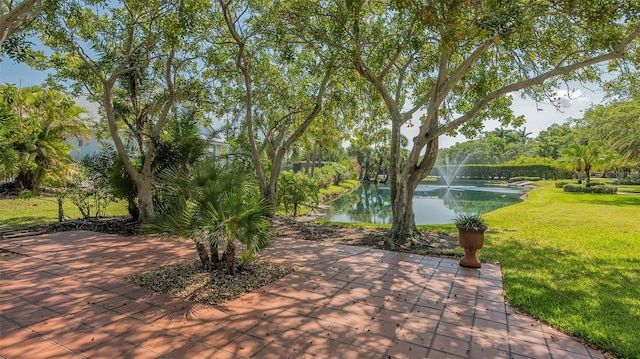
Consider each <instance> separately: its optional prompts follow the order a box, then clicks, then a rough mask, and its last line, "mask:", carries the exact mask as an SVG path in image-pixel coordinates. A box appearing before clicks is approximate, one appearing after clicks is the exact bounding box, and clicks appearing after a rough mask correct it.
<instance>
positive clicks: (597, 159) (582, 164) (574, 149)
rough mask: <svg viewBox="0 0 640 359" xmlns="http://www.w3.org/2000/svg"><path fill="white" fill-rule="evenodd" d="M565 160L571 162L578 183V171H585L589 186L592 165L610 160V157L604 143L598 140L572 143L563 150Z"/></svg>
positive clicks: (598, 164)
mask: <svg viewBox="0 0 640 359" xmlns="http://www.w3.org/2000/svg"><path fill="white" fill-rule="evenodd" d="M563 155H564V157H565V160H564V161H565V162H568V163H571V164H572V166H573V168H574V169H575V170H576V171H577V172H578V183H582V181H581V180H580V173H581V172H582V171H584V172H585V176H586V183H585V185H586V186H587V187H591V170H592V169H593V168H594V167H597V166H600V165H604V164H606V162H607V161H611V160H612V158H611V157H610V156H609V155H608V152H607V151H606V150H605V148H604V145H603V143H602V142H600V141H595V142H589V143H588V144H586V145H579V144H575V143H574V144H573V145H571V146H569V148H568V149H567V150H565V151H563Z"/></svg>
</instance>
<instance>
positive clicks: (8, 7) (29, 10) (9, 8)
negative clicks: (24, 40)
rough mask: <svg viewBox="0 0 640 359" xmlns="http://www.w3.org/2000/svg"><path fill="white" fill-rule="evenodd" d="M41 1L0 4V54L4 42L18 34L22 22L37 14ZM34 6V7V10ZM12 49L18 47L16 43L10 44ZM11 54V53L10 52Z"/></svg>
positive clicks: (4, 1)
mask: <svg viewBox="0 0 640 359" xmlns="http://www.w3.org/2000/svg"><path fill="white" fill-rule="evenodd" d="M40 2H41V0H23V1H16V2H14V1H11V0H2V1H1V2H0V52H2V51H3V50H6V49H5V48H4V44H5V40H7V38H10V37H11V36H12V35H16V34H18V33H19V32H20V30H21V27H22V26H23V24H24V22H25V21H27V20H30V19H33V18H34V17H35V16H36V15H37V13H38V8H39V6H36V4H38V5H39V4H40ZM34 6H35V7H36V8H35V9H34ZM9 47H12V48H14V49H15V48H16V47H18V44H17V43H13V44H11V46H9ZM10 53H11V52H10Z"/></svg>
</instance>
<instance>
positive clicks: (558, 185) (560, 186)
mask: <svg viewBox="0 0 640 359" xmlns="http://www.w3.org/2000/svg"><path fill="white" fill-rule="evenodd" d="M568 184H569V182H568V181H558V182H556V188H562V187H564V186H565V185H568Z"/></svg>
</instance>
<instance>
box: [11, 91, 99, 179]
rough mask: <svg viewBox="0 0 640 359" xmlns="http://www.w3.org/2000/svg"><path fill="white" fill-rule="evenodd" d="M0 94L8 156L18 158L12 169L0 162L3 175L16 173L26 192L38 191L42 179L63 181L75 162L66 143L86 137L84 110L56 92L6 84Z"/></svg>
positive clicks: (70, 147)
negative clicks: (8, 149)
mask: <svg viewBox="0 0 640 359" xmlns="http://www.w3.org/2000/svg"><path fill="white" fill-rule="evenodd" d="M0 91H1V93H2V99H1V100H0V101H1V102H2V106H1V107H2V114H1V117H2V122H3V123H4V124H7V123H11V124H10V125H9V127H8V128H10V130H8V131H7V133H6V134H3V135H4V136H7V137H8V147H10V148H11V151H10V152H9V153H10V154H11V156H13V157H14V159H15V158H17V160H16V161H14V162H13V164H12V166H7V162H6V161H3V162H4V163H5V165H3V166H2V167H3V172H5V173H6V174H15V176H16V184H17V185H18V186H19V187H22V188H25V189H36V190H37V189H39V187H40V184H41V183H42V181H43V180H44V179H50V180H55V179H63V178H64V177H65V176H66V174H67V173H68V172H69V168H70V167H71V166H72V164H73V162H75V159H74V158H73V156H72V155H71V151H72V150H73V145H71V144H70V143H68V142H67V140H68V139H69V138H70V137H75V138H77V139H78V141H79V142H81V140H82V138H86V137H87V136H88V134H89V127H88V126H87V125H86V123H85V122H84V121H83V120H82V119H81V118H80V114H82V113H83V112H84V110H83V109H82V108H80V107H78V106H75V103H74V102H73V100H71V99H70V98H69V97H67V96H66V95H64V94H63V93H61V92H59V91H56V90H50V89H49V90H48V89H42V88H40V87H25V88H22V89H19V90H18V89H17V88H16V87H15V86H13V85H5V86H2V87H0ZM5 146H7V145H6V144H4V145H3V147H5Z"/></svg>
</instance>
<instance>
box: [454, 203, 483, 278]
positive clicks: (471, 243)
mask: <svg viewBox="0 0 640 359" xmlns="http://www.w3.org/2000/svg"><path fill="white" fill-rule="evenodd" d="M454 221H455V222H454V223H455V225H456V227H458V244H459V245H460V247H462V248H464V257H462V259H460V265H461V266H463V267H469V268H480V261H479V260H478V257H476V251H477V250H478V249H480V248H482V245H483V244H484V231H485V230H487V222H486V221H485V220H484V218H482V215H481V214H480V213H462V212H461V213H458V214H457V216H456V218H455V220H454Z"/></svg>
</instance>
